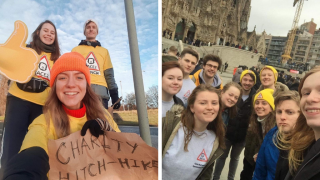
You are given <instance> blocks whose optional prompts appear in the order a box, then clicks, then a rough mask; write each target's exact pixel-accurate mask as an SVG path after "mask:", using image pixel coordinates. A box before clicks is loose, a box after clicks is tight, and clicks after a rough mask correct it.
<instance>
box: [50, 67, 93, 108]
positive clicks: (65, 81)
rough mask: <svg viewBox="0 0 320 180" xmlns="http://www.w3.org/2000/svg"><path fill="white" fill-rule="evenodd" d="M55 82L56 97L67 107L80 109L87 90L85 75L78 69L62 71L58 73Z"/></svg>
mask: <svg viewBox="0 0 320 180" xmlns="http://www.w3.org/2000/svg"><path fill="white" fill-rule="evenodd" d="M55 83H56V92H57V96H58V99H59V100H60V101H61V102H62V103H63V104H64V105H65V106H66V107H67V108H68V109H73V110H74V109H80V107H81V101H82V99H83V97H84V95H85V94H86V90H87V80H86V77H85V75H84V74H83V73H82V72H80V71H64V72H62V73H60V74H58V76H57V77H56V82H55Z"/></svg>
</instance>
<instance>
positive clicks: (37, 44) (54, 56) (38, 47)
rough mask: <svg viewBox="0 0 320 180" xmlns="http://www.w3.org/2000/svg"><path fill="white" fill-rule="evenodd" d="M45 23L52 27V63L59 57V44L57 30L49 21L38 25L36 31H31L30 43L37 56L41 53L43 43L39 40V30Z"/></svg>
mask: <svg viewBox="0 0 320 180" xmlns="http://www.w3.org/2000/svg"><path fill="white" fill-rule="evenodd" d="M45 23H49V24H51V25H52V26H53V27H54V30H55V32H54V34H55V37H54V42H53V46H54V49H55V50H54V51H53V52H52V53H51V58H50V59H51V60H52V61H54V62H55V61H56V60H57V59H58V58H59V57H60V55H61V54H60V48H59V42H58V33H57V28H56V26H55V25H54V24H53V23H52V22H51V21H49V20H45V21H44V22H42V23H40V24H39V26H38V27H37V29H36V30H34V31H33V33H32V42H31V43H30V44H31V48H32V49H34V50H35V51H36V52H37V53H38V54H39V55H40V54H41V53H42V48H41V47H42V46H43V42H42V41H41V40H40V36H39V35H40V30H41V28H42V26H43V25H44V24H45Z"/></svg>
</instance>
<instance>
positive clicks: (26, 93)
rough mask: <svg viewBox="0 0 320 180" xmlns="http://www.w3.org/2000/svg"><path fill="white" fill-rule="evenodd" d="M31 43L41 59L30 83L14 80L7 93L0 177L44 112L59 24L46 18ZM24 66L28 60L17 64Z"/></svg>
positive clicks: (54, 58)
mask: <svg viewBox="0 0 320 180" xmlns="http://www.w3.org/2000/svg"><path fill="white" fill-rule="evenodd" d="M27 47H29V48H32V49H33V50H35V51H36V52H37V54H38V56H39V59H40V62H39V64H38V69H37V70H36V71H35V74H34V75H33V77H32V78H31V80H30V81H29V82H27V83H18V82H12V83H11V86H10V89H9V93H8V95H7V103H6V113H5V119H4V127H3V135H2V138H3V139H2V147H1V149H2V153H1V154H0V158H1V169H0V171H1V172H0V179H1V175H2V173H3V169H4V168H5V167H6V164H7V162H8V161H9V160H10V159H11V158H12V157H13V156H14V155H16V154H17V153H18V152H19V150H20V147H21V144H22V141H23V139H24V137H25V135H26V133H27V131H28V126H29V125H30V124H31V123H32V121H33V120H34V119H35V118H36V117H38V116H39V115H40V114H42V108H43V105H44V103H45V100H46V98H47V96H48V93H49V90H50V87H49V85H48V83H49V81H50V70H51V68H52V66H53V63H54V62H55V61H56V60H57V59H58V58H59V56H60V48H59V42H58V34H57V30H56V27H55V25H54V24H53V23H52V22H51V21H49V20H46V21H44V22H42V23H40V24H39V26H38V27H37V29H36V30H35V31H34V32H33V33H32V41H31V43H30V44H29V45H27ZM17 65H19V66H24V64H17Z"/></svg>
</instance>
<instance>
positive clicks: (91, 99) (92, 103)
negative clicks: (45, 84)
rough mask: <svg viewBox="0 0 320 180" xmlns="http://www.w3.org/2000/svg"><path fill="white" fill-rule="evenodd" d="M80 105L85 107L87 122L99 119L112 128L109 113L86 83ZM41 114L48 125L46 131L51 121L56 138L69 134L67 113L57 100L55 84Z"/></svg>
mask: <svg viewBox="0 0 320 180" xmlns="http://www.w3.org/2000/svg"><path fill="white" fill-rule="evenodd" d="M82 103H83V104H84V105H85V106H86V116H87V119H88V120H91V119H96V118H100V119H102V120H103V121H105V122H108V123H107V124H109V125H110V129H112V128H111V127H114V126H113V125H111V124H110V123H113V122H112V121H109V120H108V119H112V117H111V116H110V114H109V113H107V112H106V110H105V109H104V107H103V105H102V102H101V99H100V98H99V96H97V95H96V94H95V93H94V91H93V90H92V89H91V87H90V85H89V84H88V83H87V89H86V94H85V96H84V97H83V99H82ZM43 114H44V115H45V118H46V122H47V125H48V131H49V129H50V121H51V120H52V123H53V126H54V128H55V131H56V134H57V136H58V138H62V137H65V136H68V135H69V134H70V133H71V132H70V122H69V118H68V116H67V113H66V112H65V110H64V109H63V107H62V102H61V101H60V100H59V98H58V96H57V92H56V83H54V84H53V87H52V88H51V91H50V93H49V96H48V98H47V101H46V103H45V105H44V107H43Z"/></svg>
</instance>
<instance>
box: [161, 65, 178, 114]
mask: <svg viewBox="0 0 320 180" xmlns="http://www.w3.org/2000/svg"><path fill="white" fill-rule="evenodd" d="M182 80H183V71H182V69H181V67H180V65H179V64H178V63H177V62H173V61H171V62H165V63H163V64H162V117H165V116H166V112H167V111H168V110H170V109H171V107H172V106H173V105H174V104H180V105H182V106H183V102H182V100H181V99H180V98H178V97H177V96H176V94H177V93H178V92H179V91H180V89H181V87H182Z"/></svg>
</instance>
